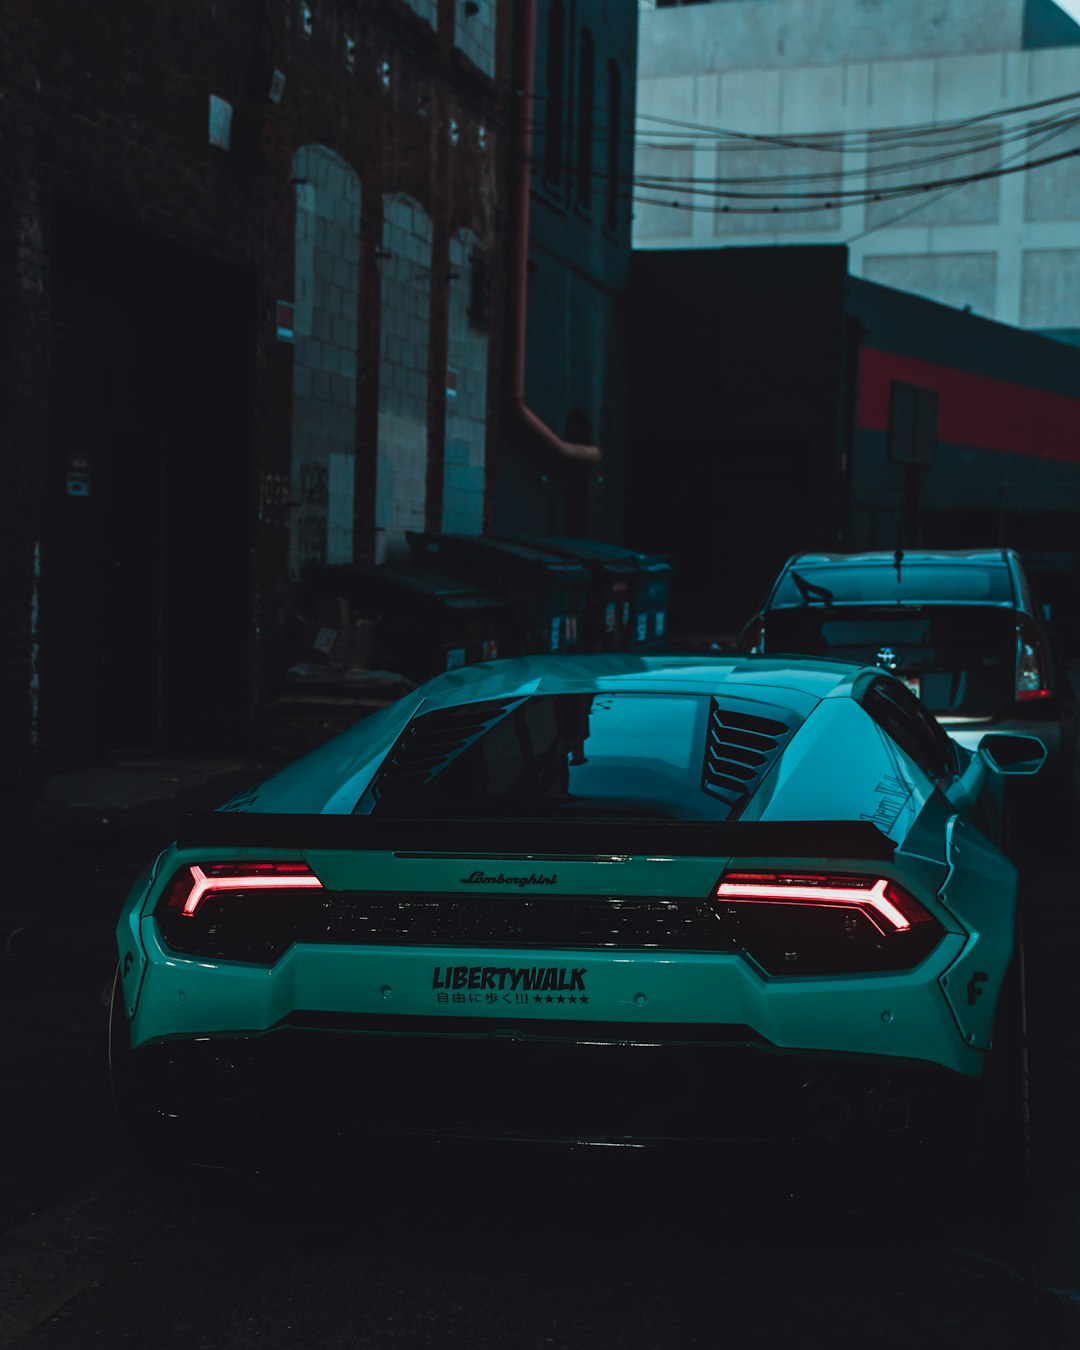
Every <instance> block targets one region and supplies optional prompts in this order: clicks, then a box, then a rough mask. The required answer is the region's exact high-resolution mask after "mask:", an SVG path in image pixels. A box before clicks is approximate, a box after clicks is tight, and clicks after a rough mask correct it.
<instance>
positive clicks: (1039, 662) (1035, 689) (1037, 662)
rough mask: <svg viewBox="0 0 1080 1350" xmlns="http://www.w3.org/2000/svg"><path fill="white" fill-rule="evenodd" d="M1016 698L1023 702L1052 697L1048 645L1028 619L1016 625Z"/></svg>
mask: <svg viewBox="0 0 1080 1350" xmlns="http://www.w3.org/2000/svg"><path fill="white" fill-rule="evenodd" d="M1016 697H1017V699H1019V700H1021V701H1024V700H1027V699H1033V698H1049V697H1050V662H1049V659H1048V657H1047V652H1046V643H1045V641H1044V640H1043V637H1042V635H1041V634H1040V633H1039V632H1038V631H1037V629H1036V628H1035V625H1034V624H1033V623H1031V622H1030V621H1029V620H1028V619H1021V620H1020V622H1019V623H1018V624H1017V625H1016Z"/></svg>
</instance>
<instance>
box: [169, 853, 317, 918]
mask: <svg viewBox="0 0 1080 1350" xmlns="http://www.w3.org/2000/svg"><path fill="white" fill-rule="evenodd" d="M321 888H322V882H321V881H320V880H319V878H318V877H317V876H316V875H315V873H314V872H313V871H312V870H311V868H310V867H308V865H307V863H302V862H244V863H233V862H218V863H188V864H187V865H186V866H185V867H182V868H181V869H180V870H179V872H177V873H176V875H175V876H174V877H173V879H172V881H170V883H169V885H168V887H167V889H166V891H165V893H164V895H163V896H162V898H161V902H160V904H159V906H158V909H159V912H161V911H165V912H170V913H173V914H177V915H180V916H181V917H183V918H185V919H192V918H194V917H195V915H196V914H197V912H198V910H199V907H200V905H202V903H203V901H204V900H205V899H206V897H207V896H208V895H210V894H211V893H213V892H215V891H264V890H274V891H294V890H309V889H321Z"/></svg>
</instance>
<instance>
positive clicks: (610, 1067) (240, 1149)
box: [125, 1014, 977, 1165]
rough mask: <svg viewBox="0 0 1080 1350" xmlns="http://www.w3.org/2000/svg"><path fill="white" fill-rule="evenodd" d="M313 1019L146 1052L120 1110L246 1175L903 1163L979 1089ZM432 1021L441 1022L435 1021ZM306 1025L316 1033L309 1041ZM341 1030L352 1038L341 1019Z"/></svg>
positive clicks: (737, 1049)
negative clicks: (433, 1150) (523, 1156)
mask: <svg viewBox="0 0 1080 1350" xmlns="http://www.w3.org/2000/svg"><path fill="white" fill-rule="evenodd" d="M320 1020H322V1021H323V1022H324V1023H325V1019H320V1018H319V1017H318V1016H317V1015H310V1016H306V1015H304V1014H298V1015H296V1016H295V1017H294V1018H293V1019H292V1022H291V1024H290V1025H286V1026H281V1027H278V1028H275V1029H274V1030H272V1031H269V1032H266V1033H263V1034H261V1035H257V1036H223V1037H213V1038H199V1039H197V1040H196V1039H190V1040H189V1039H174V1040H166V1041H162V1042H159V1043H156V1044H151V1045H147V1046H144V1047H142V1048H141V1049H139V1050H137V1051H135V1052H134V1053H133V1054H132V1056H131V1059H130V1062H129V1063H128V1065H127V1069H126V1074H125V1096H126V1098H127V1102H128V1105H129V1107H130V1108H131V1110H130V1114H131V1115H132V1116H133V1118H134V1119H133V1122H132V1123H133V1124H134V1126H135V1128H136V1129H139V1128H140V1125H142V1126H145V1128H146V1130H147V1131H148V1132H152V1133H153V1135H154V1137H155V1141H156V1143H157V1144H158V1145H159V1146H160V1147H161V1148H162V1149H163V1150H164V1152H165V1154H166V1155H169V1156H172V1157H174V1158H177V1159H187V1160H191V1159H194V1160H199V1161H208V1162H215V1163H223V1164H234V1165H240V1164H243V1163H245V1162H250V1161H252V1160H255V1161H258V1160H259V1159H260V1158H263V1159H266V1160H273V1161H278V1162H281V1161H296V1160H301V1159H303V1158H304V1157H305V1156H306V1155H309V1154H310V1151H311V1149H312V1148H313V1147H315V1146H316V1145H315V1143H314V1141H316V1140H317V1139H319V1138H320V1137H322V1136H325V1134H326V1133H327V1132H330V1133H340V1132H347V1133H352V1132H354V1131H359V1132H362V1133H367V1134H369V1135H394V1136H417V1137H424V1138H430V1139H440V1140H447V1139H463V1140H464V1139H491V1140H503V1141H523V1142H524V1141H536V1142H548V1143H550V1142H556V1143H565V1144H606V1145H620V1144H621V1145H643V1144H644V1145H653V1146H663V1145H665V1144H676V1143H678V1144H684V1143H701V1144H706V1145H707V1144H710V1143H714V1142H716V1141H720V1140H746V1141H754V1142H762V1143H769V1142H772V1143H785V1142H794V1141H798V1140H800V1139H804V1140H808V1141H809V1140H818V1141H824V1142H825V1143H830V1144H842V1145H844V1146H845V1147H854V1148H861V1147H865V1148H869V1149H872V1150H876V1151H880V1150H881V1149H889V1148H897V1149H903V1148H905V1147H907V1146H910V1145H912V1144H917V1143H922V1142H924V1141H925V1140H927V1139H929V1138H934V1137H937V1136H939V1135H940V1133H941V1130H942V1128H943V1126H944V1125H945V1124H946V1123H947V1122H948V1121H950V1120H951V1119H954V1118H955V1117H956V1115H957V1112H958V1108H959V1107H961V1106H962V1105H963V1103H964V1102H965V1101H966V1100H968V1099H969V1097H970V1094H971V1093H972V1092H973V1091H974V1090H976V1089H977V1084H974V1083H972V1081H971V1080H967V1079H964V1078H962V1077H961V1076H960V1075H957V1074H954V1073H950V1072H949V1071H947V1070H944V1069H942V1068H940V1067H937V1066H933V1065H925V1064H911V1063H898V1062H891V1063H882V1062H880V1061H876V1060H873V1059H869V1058H861V1057H849V1058H830V1057H822V1056H820V1055H801V1054H798V1053H791V1052H784V1053H781V1052H779V1051H777V1049H776V1047H774V1046H771V1045H769V1044H768V1043H767V1042H764V1041H762V1040H761V1039H760V1038H758V1037H755V1036H754V1035H753V1034H752V1033H750V1032H749V1030H748V1029H747V1028H745V1027H720V1026H709V1027H693V1026H670V1027H667V1028H665V1029H664V1033H663V1039H654V1040H644V1039H642V1032H641V1029H640V1028H629V1027H618V1026H615V1025H610V1024H609V1025H607V1026H605V1027H602V1026H601V1024H594V1025H595V1028H596V1029H595V1030H594V1029H590V1028H587V1027H585V1026H584V1025H583V1024H581V1023H574V1024H558V1023H548V1024H547V1025H546V1026H545V1027H544V1029H543V1032H542V1034H537V1032H536V1031H535V1030H529V1031H526V1030H524V1029H521V1028H493V1027H492V1026H491V1024H490V1023H489V1022H484V1021H483V1020H482V1019H477V1023H476V1024H475V1025H471V1026H466V1025H465V1024H464V1023H462V1024H460V1025H459V1026H458V1027H457V1028H456V1030H455V1033H454V1034H453V1035H448V1034H446V1031H445V1027H444V1026H439V1025H431V1026H426V1027H425V1026H421V1025H420V1024H421V1023H425V1022H427V1021H428V1019H424V1018H416V1019H409V1020H410V1022H411V1023H413V1025H412V1026H411V1028H410V1030H409V1031H407V1032H404V1033H402V1032H400V1031H390V1030H388V1029H387V1025H386V1024H387V1023H388V1022H390V1021H392V1020H393V1019H389V1018H382V1019H379V1018H367V1019H350V1020H351V1024H352V1025H351V1028H350V1029H347V1030H346V1029H333V1030H331V1029H327V1028H326V1026H325V1025H320ZM433 1021H434V1019H433ZM305 1022H308V1023H311V1025H303V1024H304V1023H305ZM338 1024H339V1025H342V1026H343V1025H344V1024H343V1022H342V1020H341V1019H338Z"/></svg>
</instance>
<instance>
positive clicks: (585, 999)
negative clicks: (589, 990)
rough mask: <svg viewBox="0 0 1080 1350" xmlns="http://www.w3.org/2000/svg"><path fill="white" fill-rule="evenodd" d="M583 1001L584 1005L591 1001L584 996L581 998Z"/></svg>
mask: <svg viewBox="0 0 1080 1350" xmlns="http://www.w3.org/2000/svg"><path fill="white" fill-rule="evenodd" d="M581 1001H582V1003H588V1001H589V1000H588V999H587V998H586V997H585V995H584V994H582V996H581Z"/></svg>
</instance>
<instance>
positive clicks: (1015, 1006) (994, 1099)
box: [971, 939, 1031, 1219]
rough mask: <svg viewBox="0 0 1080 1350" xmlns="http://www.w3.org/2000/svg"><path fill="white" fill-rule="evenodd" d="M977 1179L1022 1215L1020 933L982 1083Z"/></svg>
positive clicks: (990, 1196) (1026, 1122)
mask: <svg viewBox="0 0 1080 1350" xmlns="http://www.w3.org/2000/svg"><path fill="white" fill-rule="evenodd" d="M974 1136H975V1142H976V1147H975V1151H974V1157H973V1162H974V1167H973V1168H972V1177H971V1180H972V1182H973V1184H974V1185H976V1186H977V1187H978V1188H979V1191H980V1193H981V1194H982V1195H983V1197H984V1199H985V1201H986V1202H988V1203H989V1204H990V1205H992V1207H993V1208H994V1209H995V1210H997V1211H998V1212H999V1213H1000V1214H1002V1215H1003V1216H1004V1217H1007V1218H1009V1219H1016V1218H1018V1217H1019V1216H1020V1214H1021V1213H1022V1210H1023V1206H1024V1203H1025V1197H1026V1192H1027V1181H1028V1171H1029V1164H1030V1154H1031V1139H1030V1117H1029V1111H1028V1060H1027V1017H1026V1007H1025V998H1024V948H1023V943H1022V942H1021V941H1020V940H1019V939H1018V940H1017V945H1016V953H1015V956H1014V958H1013V962H1012V965H1011V966H1010V967H1009V971H1008V974H1007V975H1006V977H1005V981H1004V983H1003V985H1002V989H1001V995H1000V997H999V999H998V1007H997V1013H996V1016H995V1018H994V1033H993V1042H992V1045H991V1049H990V1053H989V1055H988V1057H987V1062H986V1069H985V1071H984V1073H983V1078H982V1081H981V1083H980V1084H979V1092H978V1102H977V1113H976V1120H975V1123H974Z"/></svg>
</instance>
